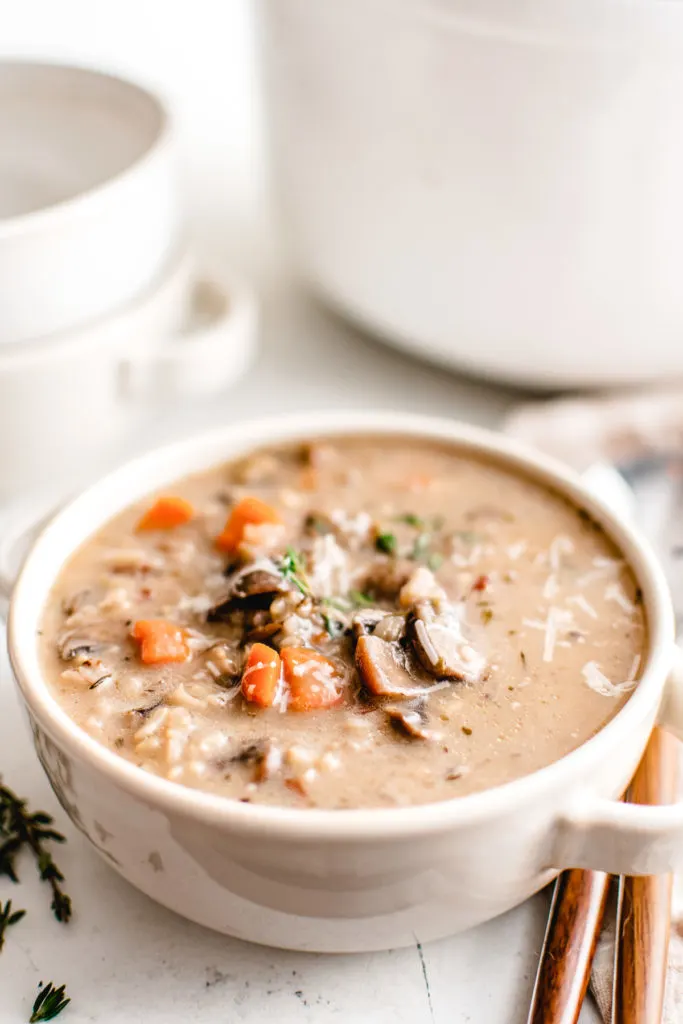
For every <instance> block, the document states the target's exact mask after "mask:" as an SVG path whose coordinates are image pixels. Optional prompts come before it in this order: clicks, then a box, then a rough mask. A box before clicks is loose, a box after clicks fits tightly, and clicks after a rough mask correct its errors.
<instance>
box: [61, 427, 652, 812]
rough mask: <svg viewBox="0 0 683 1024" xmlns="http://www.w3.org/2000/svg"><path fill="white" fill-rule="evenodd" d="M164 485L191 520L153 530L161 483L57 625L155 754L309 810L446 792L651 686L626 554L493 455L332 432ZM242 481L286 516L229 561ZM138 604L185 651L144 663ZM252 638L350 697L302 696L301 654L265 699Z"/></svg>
mask: <svg viewBox="0 0 683 1024" xmlns="http://www.w3.org/2000/svg"><path fill="white" fill-rule="evenodd" d="M163 493H164V495H173V496H181V497H183V498H185V499H187V500H188V501H189V502H191V504H192V507H193V509H194V514H193V516H192V518H191V519H190V520H189V521H188V522H186V523H184V524H182V525H178V526H175V527H173V528H169V529H149V530H140V529H139V528H138V524H139V523H140V520H141V517H142V516H143V515H144V513H145V512H146V511H147V510H148V509H149V508H150V506H152V505H153V504H154V499H155V496H151V497H150V498H149V499H148V500H146V501H143V502H141V503H140V504H138V505H136V506H135V507H133V508H130V509H128V510H126V511H125V512H123V513H122V514H120V515H118V516H117V517H116V518H115V519H113V520H112V521H111V522H109V523H108V524H107V525H106V526H105V527H103V528H102V529H101V530H100V531H99V532H98V533H97V534H96V535H95V536H93V537H91V538H90V539H88V540H87V541H86V542H85V543H84V545H83V547H82V548H81V550H80V551H79V552H78V553H77V554H76V555H75V556H74V557H73V558H72V559H71V560H70V561H69V563H68V564H67V565H66V566H65V567H64V570H63V572H62V573H61V576H60V577H59V579H58V581H57V583H56V585H55V587H54V589H53V591H52V594H51V596H50V599H49V601H48V604H47V607H46V608H45V611H44V615H43V621H42V628H41V633H42V639H41V643H42V656H43V664H44V667H45V671H46V674H47V677H48V679H49V681H50V685H51V687H52V689H53V692H54V693H55V696H56V698H57V699H58V701H59V702H60V703H61V704H62V706H63V707H64V708H65V709H66V711H67V713H68V714H69V715H70V716H71V717H72V718H73V719H74V720H75V721H76V722H77V723H78V724H79V725H80V726H81V727H82V728H83V729H84V730H85V731H86V732H88V733H89V734H90V735H91V736H93V737H94V738H95V739H97V740H98V741H100V742H101V743H103V744H105V745H106V746H108V747H110V748H111V749H112V750H114V751H116V752H117V753H118V754H120V755H121V756H122V757H125V758H126V759H128V760H129V761H131V762H133V763H134V764H136V765H138V766H140V767H141V768H142V769H144V770H147V771H150V772H154V773H155V774H158V775H161V776H163V777H165V778H168V779H172V780H174V781H176V782H179V783H182V784H185V785H187V786H192V787H195V788H198V789H203V790H207V791H210V792H214V793H220V794H223V795H225V796H228V797H232V798H236V799H240V800H246V801H252V802H259V803H271V804H280V805H289V806H297V807H307V806H311V807H329V808H353V807H367V806H370V807H375V806H396V805H402V804H418V803H425V802H429V801H434V800H445V799H448V798H450V797H456V796H462V795H464V794H466V793H470V792H473V791H477V790H481V789H485V788H487V787H490V786H495V785H498V784H500V783H503V782H506V781H509V780H511V779H514V778H517V777H519V776H521V775H525V774H527V773H529V772H532V771H534V770H536V769H538V768H541V767H543V766H545V765H547V764H549V763H551V762H553V761H555V760H557V759H558V758H560V757H562V756H563V755H564V754H566V753H568V752H569V751H571V750H573V749H574V748H576V747H578V746H579V745H580V744H581V743H583V742H585V741H586V740H587V739H589V738H590V737H591V736H592V735H593V734H594V733H595V732H596V731H597V730H599V729H600V728H601V727H602V726H603V725H604V724H605V723H606V722H608V721H609V719H610V718H612V717H613V715H614V714H615V713H616V712H617V711H618V710H619V708H620V707H621V706H622V705H623V703H624V702H625V701H626V700H627V699H628V695H629V693H630V692H631V690H632V689H633V687H634V686H635V685H636V683H635V681H636V679H637V677H638V672H639V666H640V660H641V656H642V652H643V650H644V646H645V641H646V632H645V623H644V617H643V611H642V607H641V601H640V595H639V593H638V592H637V589H636V586H635V581H634V578H633V576H632V573H631V572H630V570H629V568H628V566H627V565H625V564H624V561H623V558H622V557H621V555H620V553H619V552H618V551H617V550H616V549H615V548H614V546H613V545H612V544H611V542H610V541H609V540H608V539H607V538H606V537H605V535H604V534H603V532H602V531H601V530H600V529H599V528H598V527H596V525H595V524H594V523H593V522H592V521H591V520H590V518H589V517H588V516H587V515H586V514H585V513H583V512H582V511H581V510H579V509H577V508H575V507H574V506H572V505H570V504H568V503H567V502H566V501H565V500H564V499H562V498H561V497H559V496H557V495H555V494H553V493H550V492H548V491H547V490H545V489H543V488H542V487H541V486H539V485H538V484H536V483H534V482H533V481H531V480H528V479H525V478H523V477H520V476H515V475H513V474H511V473H510V472H508V471H506V470H505V469H503V468H501V467H499V466H497V465H495V464H493V463H488V462H483V461H478V460H475V459H471V458H469V457H466V456H463V455H461V454H458V452H457V451H455V450H452V449H449V448H448V447H445V446H440V445H437V444H433V443H428V442H418V441H414V440H408V439H406V440H404V439H398V438H397V439H384V438H361V439H359V438H349V439H335V440H333V441H321V442H319V443H317V442H313V443H311V444H310V445H303V446H301V445H299V446H296V447H289V448H283V449H272V450H269V451H259V452H256V453H254V454H253V455H252V456H250V457H248V458H246V459H243V460H240V461H239V462H238V463H235V464H232V465H226V466H222V467H220V468H217V469H215V470H212V471H211V472H208V473H204V474H200V475H197V476H195V477H191V478H188V479H185V480H181V481H179V482H178V483H177V484H176V485H174V486H172V487H170V488H165V489H164V492H163ZM245 497H257V498H260V499H262V500H263V501H265V502H266V503H268V505H269V506H270V507H271V508H272V509H274V510H275V512H276V513H277V516H278V517H279V518H280V519H281V521H282V525H278V524H266V525H265V526H260V527H259V526H257V527H256V528H254V527H250V528H248V529H247V530H246V531H245V535H244V537H243V538H242V541H241V543H240V545H239V548H238V550H235V551H231V552H230V553H229V554H228V553H226V552H224V551H221V550H219V549H218V548H217V546H216V538H217V536H219V535H220V534H221V531H222V530H223V527H224V524H225V521H226V518H227V517H228V516H229V515H230V513H231V509H234V508H235V507H236V505H238V503H239V502H240V500H241V499H244V498H245ZM254 572H258V573H261V574H263V573H265V574H267V578H268V579H270V580H271V581H272V580H273V579H274V580H275V581H276V584H274V585H277V587H278V591H277V593H273V594H268V593H267V592H266V593H265V594H264V593H263V592H262V591H263V587H261V591H259V588H258V587H256V595H255V596H254V594H250V593H249V589H250V586H252V584H253V583H254V580H256V581H257V582H259V583H262V581H263V579H264V578H266V577H263V576H261V577H254V576H253V575H252V574H253V573H254ZM245 581H246V582H245ZM266 591H267V588H266ZM254 605H257V606H258V607H254ZM140 620H144V621H147V620H164V621H166V622H167V623H171V624H173V625H175V626H177V627H178V629H179V630H180V631H181V634H182V636H183V638H184V643H185V645H186V649H187V657H185V658H184V660H182V661H179V662H171V663H165V662H163V661H162V662H160V663H158V664H144V663H143V662H142V660H141V646H140V643H139V642H138V641H137V640H135V639H134V638H133V635H132V634H134V633H135V628H136V626H135V624H136V623H137V622H139V621H140ZM378 621H379V623H380V624H379V625H377V622H378ZM363 630H365V633H366V635H365V636H364V637H363V638H362V640H361V641H358V640H357V634H360V633H362V632H363ZM254 641H257V642H260V643H265V644H266V645H267V647H266V648H263V649H264V650H266V651H267V650H268V649H272V650H273V651H275V652H279V654H278V655H276V657H279V656H280V655H281V656H282V659H283V664H284V660H285V658H286V650H285V649H286V648H290V649H291V648H297V649H300V648H303V649H304V650H305V651H316V652H319V653H320V654H322V655H323V656H324V657H325V658H326V659H328V662H326V663H324V664H323V668H322V669H320V670H319V669H318V667H317V665H314V666H313V668H314V672H313V675H312V676H311V675H310V673H308V668H309V667H310V666H309V665H308V663H306V665H305V666H304V670H301V671H303V672H304V674H305V675H306V681H307V683H310V681H311V679H312V680H313V684H312V685H313V691H312V692H313V694H314V700H318V699H319V698H320V693H321V692H322V693H323V694H328V693H329V691H330V690H331V691H332V693H333V696H334V697H335V700H336V698H337V697H338V698H339V700H338V702H337V703H331V706H326V707H322V708H320V709H319V710H303V711H302V710H296V698H295V689H294V688H295V687H296V686H297V685H298V680H299V679H300V675H299V676H297V675H296V673H297V672H299V670H298V669H295V670H294V672H295V674H294V675H293V676H291V681H292V686H291V687H290V685H289V683H288V682H287V680H286V679H285V678H284V675H283V676H282V678H281V681H280V682H279V683H278V690H277V694H276V696H275V698H274V703H273V706H271V707H262V706H260V705H259V704H258V703H254V700H253V699H251V698H253V696H254V695H253V693H252V694H251V698H250V690H249V685H248V680H245V681H244V682H242V680H243V675H244V672H245V667H246V666H247V662H246V659H247V657H248V653H249V650H250V647H251V644H252V643H253V642H254ZM357 643H358V647H356V644H357ZM257 650H262V648H258V649H257ZM283 651H285V653H282V652H283ZM361 651H363V652H364V654H363V655H361ZM442 651H445V652H446V654H445V655H444V659H445V660H444V659H441V660H440V657H441V653H442ZM435 652H436V653H435ZM436 655H438V656H439V657H436ZM373 659H374V660H373ZM260 664H261V663H259V665H260ZM378 665H379V667H380V668H382V667H383V668H384V669H386V668H387V666H388V667H389V668H388V674H387V672H386V671H385V672H384V675H382V673H381V672H378V671H375V669H376V668H377V666H378ZM444 666H445V667H444ZM282 671H283V670H282ZM316 673H317V674H316ZM252 678H254V677H252ZM387 680H388V682H387ZM318 683H319V684H320V685H318ZM387 686H388V690H389V691H391V693H390V695H388V694H387V693H386V692H379V691H382V689H384V690H386V689H387ZM309 697H310V693H309Z"/></svg>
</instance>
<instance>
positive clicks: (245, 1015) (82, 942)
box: [0, 288, 597, 1024]
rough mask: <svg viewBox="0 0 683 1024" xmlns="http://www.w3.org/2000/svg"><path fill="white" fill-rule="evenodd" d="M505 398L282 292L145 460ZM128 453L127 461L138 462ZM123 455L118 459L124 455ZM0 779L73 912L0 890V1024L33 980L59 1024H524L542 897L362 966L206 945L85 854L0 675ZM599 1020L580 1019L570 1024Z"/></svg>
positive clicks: (469, 408) (488, 420) (496, 404)
mask: <svg viewBox="0 0 683 1024" xmlns="http://www.w3.org/2000/svg"><path fill="white" fill-rule="evenodd" d="M514 400H515V396H514V395H513V394H512V393H509V392H505V391H502V390H498V389H493V388H489V387H485V386H481V385H478V384H474V383H472V382H470V381H467V380H464V379H459V378H456V377H454V376H452V375H450V374H447V373H445V372H442V371H440V370H438V369H435V368H433V367H429V366H424V365H421V364H420V363H418V362H415V361H413V360H411V359H409V358H406V357H405V356H401V355H397V354H395V353H394V352H393V351H391V350H390V349H387V348H385V347H383V346H382V345H379V344H378V343H376V342H373V341H370V340H369V339H367V338H365V337H363V336H361V335H359V334H358V333H356V332H355V331H354V330H353V329H352V328H350V327H348V326H347V325H345V324H343V323H342V322H340V321H339V320H337V319H335V318H333V317H331V316H330V315H328V314H326V313H325V312H324V311H322V310H321V309H320V308H319V307H317V306H315V305H314V304H313V303H311V302H309V301H307V300H305V299H304V298H302V297H300V296H299V295H298V294H297V293H296V292H294V291H292V290H291V289H289V288H286V289H285V290H284V291H281V292H280V293H278V294H274V295H273V296H272V297H271V299H270V300H269V302H268V303H267V309H266V318H265V326H264V332H263V342H262V348H261V350H260V353H259V356H258V359H257V362H256V364H255V365H254V367H253V368H252V370H251V371H250V373H249V375H248V376H247V378H246V379H245V380H244V381H243V382H242V384H241V385H240V386H239V387H237V388H236V389H234V390H233V392H231V393H230V394H226V395H225V396H224V397H223V398H222V399H221V400H220V401H217V402H215V403H214V404H213V405H212V406H210V407H209V406H207V407H204V408H202V409H200V410H198V409H193V410H185V411H184V412H182V413H181V412H180V411H179V410H174V411H173V413H169V414H166V415H164V416H161V417H159V419H158V421H157V422H156V423H155V424H153V425H152V427H150V429H149V431H148V433H147V435H146V436H145V438H144V439H143V440H142V443H143V444H144V446H148V445H151V444H153V443H156V442H157V441H158V440H162V439H165V438H169V437H172V436H178V435H180V434H183V433H186V432H188V431H189V430H191V429H195V428H197V429H198V428H201V427H203V426H208V425H211V424H214V423H218V422H226V421H229V420H236V419H239V418H242V417H244V416H247V415H249V414H251V413H253V412H254V411H258V412H259V413H262V412H263V411H264V410H265V409H266V408H268V409H270V410H272V411H274V412H276V411H278V410H290V409H297V408H303V407H307V408H314V407H329V406H355V407H385V408H389V407H394V408H401V409H411V410H420V411H431V412H434V413H439V414H446V415H451V416H454V417H461V418H463V419H466V420H470V421H473V422H478V423H485V424H492V425H495V424H496V423H498V422H499V421H500V419H501V417H502V416H503V414H504V412H505V410H506V409H507V408H509V406H510V405H511V403H512V402H513V401H514ZM140 445H141V439H137V441H136V443H135V448H136V449H138V450H139V448H140ZM132 447H133V446H132V445H130V444H128V445H123V446H122V450H121V455H125V448H129V449H130V448H132ZM0 769H1V770H2V772H3V773H4V776H5V779H6V782H7V783H8V784H9V785H10V786H12V787H13V788H15V789H16V790H17V791H18V792H19V793H20V794H22V795H26V796H28V797H30V799H31V802H32V805H33V806H35V807H40V808H44V809H49V810H50V811H53V812H54V813H55V816H56V819H57V821H58V823H59V827H60V828H63V830H64V831H65V833H66V834H67V836H68V839H69V841H68V843H67V845H66V847H64V848H63V849H60V850H59V852H58V863H59V864H60V866H61V867H62V869H63V871H64V873H65V875H66V877H67V885H68V891H69V893H70V894H71V895H72V897H73V902H74V907H75V915H74V919H73V921H72V923H71V924H69V925H68V926H66V927H64V926H61V925H59V924H57V923H56V922H55V921H54V920H53V919H52V917H51V914H50V911H49V898H48V893H47V892H46V891H45V887H44V886H41V885H40V883H39V882H38V881H37V879H36V878H35V873H34V871H33V868H32V866H31V864H30V863H29V862H28V861H27V862H22V872H21V874H22V880H23V884H22V885H21V886H20V887H15V886H13V885H12V884H11V883H10V882H9V881H8V880H6V879H0V901H2V900H4V899H6V898H8V897H11V898H12V899H13V901H14V902H15V905H16V906H23V907H26V908H27V909H28V910H29V913H28V915H27V916H26V918H25V919H24V920H23V921H22V922H20V924H18V925H16V926H15V927H14V928H12V929H11V930H10V931H9V932H8V936H7V940H6V946H5V950H4V951H3V953H2V954H1V955H0V1024H15V1022H16V1024H18V1022H20V1021H25V1020H27V1019H28V1010H29V1003H30V1001H31V1000H32V998H33V995H34V994H35V992H36V986H37V984H38V982H39V981H40V980H41V979H42V980H43V981H47V980H51V981H54V982H55V983H57V984H59V983H61V982H66V983H67V987H68V991H69V993H70V994H71V995H72V997H73V1003H72V1005H71V1006H69V1007H68V1009H67V1011H65V1012H64V1015H63V1017H62V1018H60V1019H63V1020H64V1024H85V1022H90V1021H94V1022H98V1024H181V1022H182V1024H192V1022H195V1021H196V1022H201V1024H206V1022H213V1021H215V1022H216V1024H234V1022H237V1021H240V1022H248V1024H260V1022H262V1021H265V1020H266V1019H272V1020H274V1021H278V1022H279V1024H289V1022H292V1024H303V1022H313V1024H327V1022H330V1024H332V1022H337V1021H340V1022H344V1024H346V1022H349V1024H353V1022H361V1021H362V1022H363V1024H385V1022H386V1024H389V1022H391V1024H397V1022H403V1021H405V1022H410V1024H465V1022H472V1024H522V1022H524V1021H525V1020H526V1009H527V1007H528V1001H529V996H530V990H531V984H532V980H533V974H534V969H535V964H536V959H537V953H538V949H539V945H540V941H541V938H542V934H543V928H544V925H545V918H546V911H547V898H546V895H545V894H543V895H541V896H539V897H537V898H536V899H534V900H531V901H529V902H528V903H527V904H525V905H524V906H523V907H520V908H519V909H518V910H516V911H513V912H512V913H510V914H508V915H506V916H505V917H504V918H502V919H499V920H498V921H495V922H492V923H490V924H488V925H486V926H484V927H481V928H478V929H476V930H475V931H472V932H470V933H468V934H465V935H461V936H458V937H455V938H452V939H449V940H444V941H441V942H436V943H431V944H428V945H426V946H425V947H424V949H423V956H424V971H423V965H422V963H421V960H420V956H419V953H418V950H417V949H416V948H411V949H406V950H398V951H393V952H387V953H375V954H365V955H362V956H334V957H332V956H316V955H310V954H306V955H304V954H295V953H290V952H282V951H278V950H274V949H266V948H259V947H257V946H250V945H247V944H245V943H242V942H239V941H236V940H231V939H228V938H224V937H222V936H219V935H214V934H212V933H211V932H208V931H205V930H204V929H202V928H200V927H198V926H196V925H193V924H190V923H188V922H185V921H183V920H181V919H180V918H179V917H176V916H175V915H174V914H172V913H170V912H169V911H167V910H164V909H162V908H161V907H157V906H156V905H155V904H153V903H152V902H151V901H150V900H149V899H147V898H146V897H144V896H141V895H139V894H138V893H137V892H136V891H135V890H133V889H132V888H131V887H130V886H129V885H128V884H127V883H125V882H124V881H122V880H121V879H120V878H119V877H118V876H117V875H116V874H114V873H113V872H112V870H111V869H110V868H109V867H108V866H107V865H106V864H105V863H103V862H102V861H101V860H100V859H99V857H98V856H97V854H96V853H95V852H94V851H93V850H92V849H90V848H89V846H88V845H87V842H86V840H85V839H84V838H83V836H82V835H80V833H78V832H76V830H75V829H74V828H72V827H71V826H70V825H69V824H68V822H67V821H66V816H65V814H64V813H63V812H62V810H61V808H59V806H58V805H57V802H56V800H55V798H54V797H53V796H52V794H51V792H50V789H49V787H48V784H47V781H46V779H45V778H44V776H43V774H42V770H41V769H40V767H39V765H38V762H37V760H36V758H35V755H34V753H33V750H32V748H31V745H30V741H29V738H28V734H27V729H26V727H25V724H24V722H23V719H22V718H21V715H20V713H19V709H18V704H17V700H16V698H15V695H14V692H13V690H12V685H11V680H10V678H9V671H8V668H7V666H6V664H5V663H3V665H2V672H1V675H0ZM595 1020H597V1017H596V1016H595V1015H594V1012H593V1011H592V1010H591V1009H590V1008H586V1009H585V1011H584V1016H583V1017H582V1022H584V1024H589V1022H592V1021H595Z"/></svg>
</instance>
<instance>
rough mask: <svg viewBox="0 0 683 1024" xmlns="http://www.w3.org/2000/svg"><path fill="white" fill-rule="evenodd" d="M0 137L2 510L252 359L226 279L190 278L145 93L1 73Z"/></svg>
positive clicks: (169, 165)
mask: <svg viewBox="0 0 683 1024" xmlns="http://www.w3.org/2000/svg"><path fill="white" fill-rule="evenodd" d="M0 139H2V146H1V147H0V437H1V440H0V497H6V496H9V495H16V494H17V493H18V492H20V491H21V490H23V489H25V488H27V487H28V488H31V487H33V486H34V485H36V484H52V483H53V482H54V481H55V479H56V478H57V475H58V474H59V473H61V472H62V470H63V467H64V465H66V464H68V463H69V462H72V463H73V461H74V460H88V459H94V458H95V457H96V455H97V453H98V451H102V450H104V449H105V448H108V447H109V446H111V444H112V443H113V442H116V440H117V438H119V437H120V436H122V434H123V433H124V432H125V430H127V429H129V428H130V425H131V424H132V423H133V422H134V421H135V420H136V418H137V419H139V417H140V416H144V414H145V410H146V409H149V408H150V407H151V405H152V403H153V402H155V401H157V400H158V398H159V397H160V396H162V395H166V396H168V395H173V396H174V397H177V396H182V395H184V394H187V393H189V394H194V395H196V394H198V393H209V392H217V391H219V390H220V389H222V388H223V387H225V386H226V384H228V383H229V382H230V381H231V380H232V379H234V378H235V377H236V376H238V375H239V374H241V372H242V370H243V369H244V367H245V365H246V363H247V362H248V360H249V357H250V354H251V351H252V345H253V338H254V333H255V322H256V309H255V302H254V298H253V295H252V293H251V292H250V290H249V289H248V288H247V287H246V286H245V285H244V284H243V283H242V282H240V281H238V280H235V278H234V277H233V276H232V275H230V276H229V277H227V276H226V275H225V274H224V273H220V274H219V275H217V276H216V275H214V276H213V277H211V278H206V277H203V276H201V275H199V273H198V271H197V269H196V266H195V260H194V258H193V255H192V254H191V252H190V251H189V249H188V244H187V241H186V234H185V223H184V217H183V213H182V203H181V202H180V198H179V192H178V186H177V181H176V167H175V156H174V149H175V145H174V131H173V125H172V119H171V117H170V115H169V112H168V111H167V109H166V108H165V106H164V104H163V103H162V101H161V100H159V99H158V98H157V97H156V96H154V95H153V94H151V93H150V92H148V91H146V90H145V89H143V88H141V87H139V86H138V85H134V84H132V83H131V82H127V81H124V80H122V79H120V78H117V77H114V76H112V75H108V74H102V73H100V72H97V71H92V70H87V69H84V68H77V67H69V66H63V65H48V64H35V63H26V62H15V61H8V62H2V63H0ZM197 305H199V306H200V307H201V313H202V315H201V316H199V317H193V316H192V312H193V309H194V308H195V307H196V306H197ZM193 322H194V323H199V324H201V327H200V328H198V329H197V330H193V329H192V327H190V328H188V327H187V324H188V323H189V324H191V323H193Z"/></svg>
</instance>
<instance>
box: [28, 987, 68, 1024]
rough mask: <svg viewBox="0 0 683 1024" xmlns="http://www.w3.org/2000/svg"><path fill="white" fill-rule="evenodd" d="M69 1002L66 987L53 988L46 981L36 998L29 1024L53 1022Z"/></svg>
mask: <svg viewBox="0 0 683 1024" xmlns="http://www.w3.org/2000/svg"><path fill="white" fill-rule="evenodd" d="M70 1002H71V1000H70V999H69V998H68V996H66V985H60V986H59V988H55V987H54V985H53V984H52V982H51V981H48V983H47V985H45V987H44V988H41V990H40V992H39V993H38V995H37V996H36V999H35V1002H34V1004H33V1012H32V1013H31V1016H30V1017H29V1019H28V1021H29V1024H39V1022H40V1021H47V1020H54V1019H55V1017H56V1016H57V1015H58V1014H60V1013H61V1012H62V1010H63V1009H64V1007H65V1006H68V1004H69V1003H70Z"/></svg>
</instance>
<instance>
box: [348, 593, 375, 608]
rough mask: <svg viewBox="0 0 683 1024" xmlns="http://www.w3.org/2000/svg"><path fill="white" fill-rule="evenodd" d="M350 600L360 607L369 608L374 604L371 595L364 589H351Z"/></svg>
mask: <svg viewBox="0 0 683 1024" xmlns="http://www.w3.org/2000/svg"><path fill="white" fill-rule="evenodd" d="M349 600H350V601H352V602H353V603H354V604H355V605H356V607H358V608H367V607H368V605H370V604H374V602H373V600H372V598H371V597H370V595H369V594H364V593H363V591H362V590H349Z"/></svg>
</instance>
